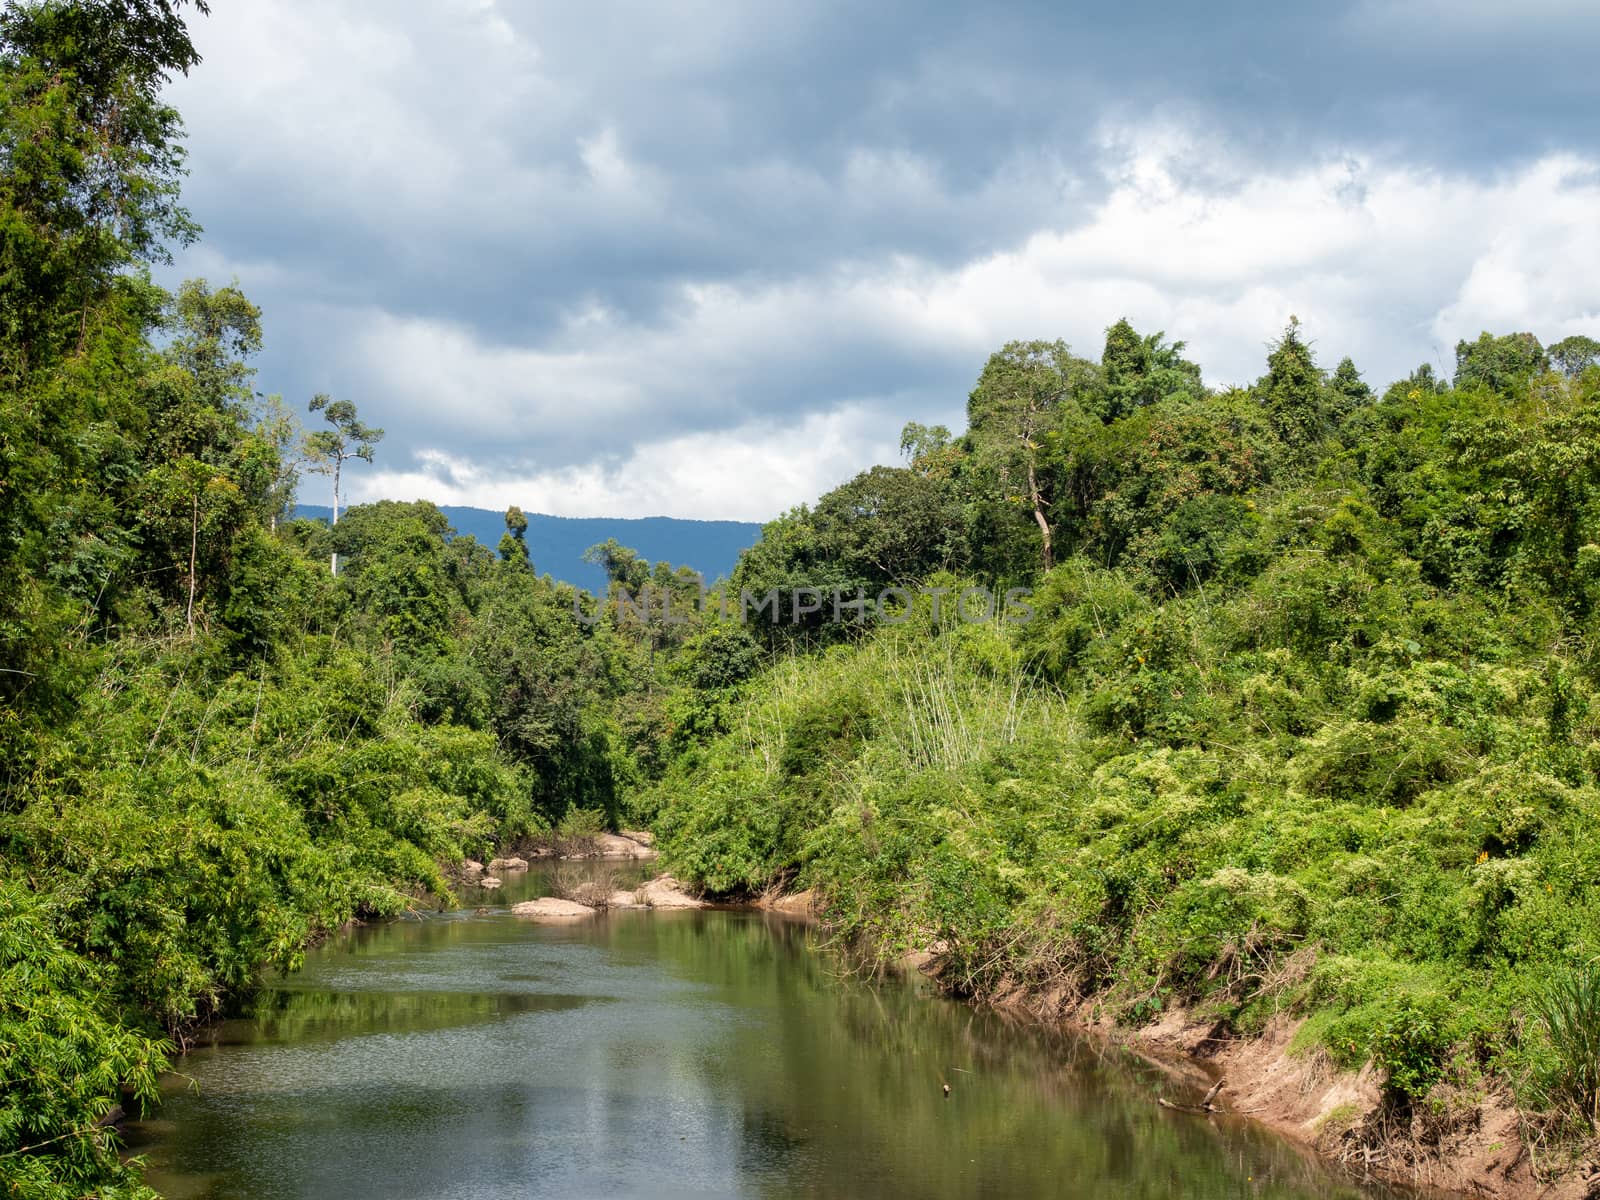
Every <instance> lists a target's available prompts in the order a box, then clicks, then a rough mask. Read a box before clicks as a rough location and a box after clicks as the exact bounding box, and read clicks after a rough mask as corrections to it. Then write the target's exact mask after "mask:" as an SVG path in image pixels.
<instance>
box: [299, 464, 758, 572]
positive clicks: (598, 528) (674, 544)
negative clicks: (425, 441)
mask: <svg viewBox="0 0 1600 1200" xmlns="http://www.w3.org/2000/svg"><path fill="white" fill-rule="evenodd" d="M317 495H318V492H317V488H316V486H315V485H314V484H313V485H312V486H310V487H304V488H302V489H301V496H300V498H301V500H306V499H316V498H317ZM294 511H295V515H296V516H298V517H304V518H306V519H307V520H313V521H316V520H327V519H328V518H329V517H330V516H331V510H330V509H329V507H328V506H327V505H325V504H304V503H302V504H297V505H295V510H294ZM439 511H440V512H442V513H443V514H444V516H445V519H446V520H447V521H449V522H450V526H451V528H452V529H454V530H455V531H456V533H457V534H470V535H471V536H472V537H475V538H477V539H478V541H480V542H482V543H483V544H484V545H486V546H488V545H494V544H496V543H497V542H498V541H499V540H500V535H501V534H502V533H503V532H504V531H505V525H504V516H503V514H501V513H497V512H491V511H489V510H488V509H487V508H465V507H462V506H460V505H453V504H444V505H440V506H439ZM523 515H524V516H526V517H527V518H528V531H527V533H526V534H525V535H524V538H523V540H524V541H526V542H527V543H528V551H529V554H530V555H531V556H532V558H533V564H534V567H535V568H536V569H537V570H538V571H539V573H540V574H542V575H544V574H548V575H551V576H553V577H554V578H555V579H557V580H558V581H560V582H561V583H570V584H572V585H573V586H574V587H580V588H583V589H584V590H586V591H590V592H594V593H596V594H600V593H603V592H604V591H605V590H606V573H605V568H604V567H602V566H601V565H600V564H599V563H596V562H594V561H592V556H591V557H589V558H586V557H585V554H586V552H587V551H588V550H589V548H590V547H591V546H595V545H598V544H600V543H602V542H605V541H608V540H614V541H617V542H621V543H622V544H623V545H626V546H630V547H632V548H633V549H635V550H637V551H638V552H639V553H640V554H642V555H645V556H647V557H649V558H651V559H654V560H657V561H659V560H662V559H665V560H667V561H668V562H673V563H679V564H681V565H683V566H686V567H692V568H693V569H694V570H696V571H699V572H700V574H701V575H703V576H705V579H706V582H707V583H710V582H711V581H712V580H715V579H719V578H721V577H722V576H724V575H728V574H730V573H731V572H732V571H733V567H734V564H735V563H736V562H738V561H739V555H740V554H742V553H743V552H744V551H745V550H746V549H748V548H749V547H750V546H751V545H753V544H754V543H755V540H756V539H757V538H758V537H760V536H761V526H759V525H755V524H752V523H750V522H747V521H691V520H684V519H682V518H678V517H552V516H550V515H548V514H546V513H534V512H530V513H525V514H523Z"/></svg>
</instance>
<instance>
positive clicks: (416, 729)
mask: <svg viewBox="0 0 1600 1200" xmlns="http://www.w3.org/2000/svg"><path fill="white" fill-rule="evenodd" d="M197 7H201V8H203V6H197ZM185 15H186V14H185V13H184V11H183V6H182V5H181V3H177V2H174V0H86V2H81V3H70V4H69V3H39V4H11V5H8V6H7V7H6V9H5V12H4V16H3V17H0V39H3V44H0V654H3V658H0V1184H3V1186H0V1191H3V1192H4V1193H5V1194H6V1195H8V1196H26V1197H76V1196H81V1195H84V1194H86V1193H88V1192H90V1191H94V1192H95V1193H96V1194H99V1195H106V1196H111V1195H129V1196H132V1195H138V1194H143V1189H142V1188H141V1186H140V1185H139V1183H138V1180H137V1173H136V1171H133V1170H130V1169H128V1168H126V1167H124V1166H123V1165H122V1164H121V1163H120V1162H119V1161H118V1157H117V1155H116V1153H115V1148H114V1144H113V1141H112V1139H111V1137H110V1135H109V1132H108V1131H107V1130H105V1129H102V1128H101V1126H100V1124H99V1123H100V1121H101V1119H102V1118H104V1117H106V1116H107V1115H108V1114H109V1113H111V1112H112V1110H113V1108H114V1106H116V1105H118V1104H127V1105H128V1106H130V1107H131V1106H133V1105H135V1104H136V1103H137V1102H139V1101H141V1100H143V1099H147V1098H149V1097H150V1096H151V1095H152V1092H153V1088H154V1084H155V1080H156V1077H157V1075H158V1073H159V1072H160V1070H161V1069H162V1067H163V1065H164V1064H165V1063H166V1062H167V1061H169V1059H170V1055H171V1053H172V1049H173V1046H174V1044H175V1043H181V1041H182V1040H183V1039H184V1037H185V1036H186V1034H187V1033H188V1032H189V1031H191V1030H192V1029H193V1028H194V1026H195V1025H196V1023H197V1022H201V1021H204V1020H206V1019H207V1018H208V1017H210V1016H212V1015H214V1014H216V1013H218V1012H219V1011H222V1010H223V1009H225V1008H226V1006H228V1005H229V1004H231V1003H234V1002H235V1001H237V1000H238V999H239V998H240V997H241V996H242V995H243V994H244V993H246V992H247V991H248V990H249V989H250V988H251V987H252V985H253V983H254V981H255V980H256V979H257V978H258V976H259V974H260V972H261V971H263V970H264V969H268V968H281V969H292V968H293V967H294V966H295V964H296V963H297V962H298V961H299V958H300V955H301V953H302V951H303V950H304V948H305V947H306V946H307V944H308V943H310V942H311V941H313V940H314V939H315V938H317V937H318V936H319V935H321V934H322V933H323V932H324V931H326V930H329V929H332V928H335V927H337V926H339V925H340V924H342V923H344V922H346V921H348V920H349V919H350V918H352V917H360V916H376V915H383V914H392V913H397V912H400V911H402V910H404V909H405V908H406V907H407V906H409V905H412V904H415V903H417V902H419V901H420V900H426V899H429V898H433V897H439V896H442V895H443V893H444V891H445V888H446V878H445V875H444V873H443V871H442V867H443V866H447V865H448V864H451V863H457V862H459V861H460V860H461V858H462V857H463V855H465V854H467V853H473V854H477V853H484V852H488V851H490V850H492V848H494V847H496V846H500V845H506V844H510V843H512V842H514V841H516V840H517V839H518V838H521V837H524V836H526V835H529V834H531V833H535V832H537V831H539V830H540V829H543V828H545V827H546V826H548V825H550V824H551V823H552V822H555V821H559V820H560V819H561V817H562V816H563V814H564V813H565V812H566V810H567V809H568V808H569V807H571V806H573V805H581V806H587V808H588V809H598V810H611V811H614V810H615V806H616V802H617V800H616V798H617V796H618V795H619V792H620V789H621V788H622V787H623V786H624V785H625V784H626V782H627V781H628V780H629V779H630V778H631V777H632V776H633V775H635V774H637V773H638V767H637V765H636V758H637V756H636V755H635V754H634V752H633V749H632V746H633V744H634V743H638V744H639V745H645V744H647V743H649V742H650V740H651V739H650V736H649V730H650V729H651V728H652V722H653V720H654V718H653V717H651V715H650V712H649V706H648V703H638V704H632V705H631V706H630V704H629V703H626V702H625V700H626V699H627V698H628V697H629V696H631V695H632V694H633V693H634V692H637V691H638V688H637V686H636V684H635V683H634V681H635V680H636V679H639V678H648V677H649V674H650V672H649V669H648V664H649V661H650V655H651V647H650V645H649V644H648V640H647V639H645V638H642V637H638V638H629V637H626V636H623V637H618V636H616V632H615V629H614V627H613V626H612V625H611V624H598V625H593V626H590V625H584V624H582V623H580V622H578V621H577V620H576V619H575V618H574V617H573V616H572V605H571V597H570V595H569V594H567V593H566V592H565V591H563V589H561V588H560V587H558V586H557V585H555V584H554V583H552V582H551V581H550V580H549V579H548V578H541V577H539V576H538V575H536V574H535V572H534V570H533V566H532V563H531V561H530V557H529V554H528V549H527V547H526V546H525V545H524V543H523V540H522V536H521V535H522V531H523V530H524V529H525V528H526V522H525V520H521V519H520V514H515V513H513V514H508V522H507V523H508V532H507V537H506V541H505V543H504V544H503V545H502V546H501V548H500V553H499V554H496V553H495V552H494V551H493V550H490V549H489V548H487V547H484V546H481V545H479V544H477V543H476V542H475V541H473V540H472V539H470V538H464V539H454V540H451V539H449V538H448V537H447V534H448V528H447V525H446V523H445V521H444V518H443V517H442V516H441V515H440V513H439V511H438V510H437V509H436V508H434V507H433V506H432V505H429V504H404V505H402V504H383V505H376V506H370V507H365V508H358V509H356V510H354V511H352V512H349V513H347V514H345V515H344V517H343V519H341V520H340V521H339V522H338V524H337V526H335V527H332V528H330V527H329V526H328V525H327V524H326V523H304V522H292V521H289V520H287V514H289V513H290V512H292V511H293V509H292V505H293V498H294V491H295V484H296V480H297V476H298V475H299V474H300V473H301V472H302V471H305V470H312V471H315V470H319V469H322V470H331V471H337V470H340V469H342V470H344V471H346V472H348V471H349V470H351V469H352V468H357V469H358V468H359V466H360V463H359V461H358V460H360V459H362V458H365V459H367V460H369V461H370V459H371V457H372V455H373V453H374V452H375V450H376V449H377V448H379V445H380V443H379V438H380V437H381V432H382V431H380V430H374V429H369V428H367V427H366V426H364V425H362V423H361V421H360V418H359V415H358V414H357V412H356V410H355V406H354V405H351V404H350V403H349V402H347V401H343V400H329V399H327V398H325V397H318V398H316V399H314V400H312V402H311V404H310V406H309V409H310V411H309V412H308V414H307V419H308V420H310V421H311V422H312V423H313V424H315V425H316V426H317V428H316V429H315V430H314V431H313V432H311V433H310V434H307V435H302V434H301V432H300V430H299V425H298V422H297V421H296V420H295V418H294V417H293V416H292V415H291V412H290V410H289V408H288V407H287V406H285V405H284V404H283V403H281V402H280V401H279V400H278V399H277V398H276V397H271V396H263V395H262V394H261V393H260V392H259V391H258V390H257V388H256V380H255V376H254V371H253V370H252V368H251V366H250V360H251V357H252V355H253V354H254V353H255V352H256V351H257V350H258V349H259V348H260V345H261V319H260V314H259V312H258V311H257V309H256V308H255V306H254V305H253V304H252V303H251V302H250V301H249V299H248V298H247V297H245V296H244V295H243V294H242V293H241V292H240V290H239V289H238V288H237V287H236V286H232V285H228V286H213V285H210V284H207V283H205V282H203V281H194V282H190V283H187V284H184V285H183V286H182V287H181V288H179V289H178V290H177V292H176V293H175V294H173V293H168V292H166V291H164V290H162V289H161V288H159V287H157V286H156V285H155V284H154V283H153V282H152V278H151V274H150V268H151V267H152V266H153V265H154V264H159V263H161V262H163V261H164V259H165V256H166V254H167V249H168V247H171V246H174V245H180V244H182V243H183V242H184V241H186V240H188V239H189V238H192V237H193V236H195V232H196V231H195V227H194V225H193V223H192V222H191V220H190V218H189V216H188V214H187V213H186V212H185V211H184V210H183V209H182V207H181V206H180V205H179V201H178V193H177V183H178V179H179V176H180V175H181V169H182V150H181V145H180V143H179V140H178V138H179V134H180V128H179V124H178V118H177V114H176V113H174V112H173V111H172V110H171V109H170V108H168V107H167V106H166V105H165V104H164V103H163V102H162V100H161V98H160V91H161V86H162V84H163V83H164V82H165V81H166V79H167V78H168V77H169V76H170V75H172V74H173V73H174V72H179V71H185V70H187V69H189V68H190V67H192V66H193V65H194V64H195V63H196V61H197V55H196V54H195V52H194V49H193V46H192V44H191V43H190V40H189V35H188V32H187V29H186V27H185V24H184V21H183V17H184V16H185ZM519 522H520V523H519ZM335 553H337V554H338V556H339V557H338V563H339V572H338V575H337V576H334V575H333V574H332V573H331V571H330V560H331V557H332V555H333V554H335ZM641 664H642V665H641ZM634 709H638V710H639V713H638V715H637V716H635V717H630V716H629V714H630V713H632V712H633V711H634ZM627 721H631V722H632V724H631V725H629V726H628V727H627V728H625V727H624V724H623V723H624V722H627Z"/></svg>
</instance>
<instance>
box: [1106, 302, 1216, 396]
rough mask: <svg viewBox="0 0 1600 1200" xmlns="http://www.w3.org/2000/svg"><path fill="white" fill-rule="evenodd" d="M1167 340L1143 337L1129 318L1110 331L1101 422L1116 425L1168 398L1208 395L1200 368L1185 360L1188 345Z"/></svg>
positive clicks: (1150, 336)
mask: <svg viewBox="0 0 1600 1200" xmlns="http://www.w3.org/2000/svg"><path fill="white" fill-rule="evenodd" d="M1165 338H1166V334H1164V333H1159V332H1158V333H1153V334H1150V335H1149V336H1148V337H1141V336H1140V335H1139V334H1138V333H1137V332H1136V331H1135V330H1134V328H1133V326H1132V325H1130V324H1128V320H1127V318H1126V317H1124V318H1122V319H1121V320H1119V321H1118V322H1117V323H1116V324H1115V325H1113V326H1111V327H1110V328H1109V329H1107V330H1106V345H1105V351H1104V352H1103V353H1102V354H1101V356H1100V367H1101V370H1103V371H1104V372H1105V399H1104V403H1103V404H1102V405H1101V408H1100V419H1101V420H1103V421H1114V420H1116V419H1117V418H1118V417H1125V416H1127V415H1128V414H1129V413H1131V412H1133V411H1135V410H1136V409H1140V408H1144V407H1146V406H1147V405H1151V404H1154V403H1155V402H1156V401H1158V400H1161V399H1164V398H1166V397H1168V396H1173V395H1178V394H1184V395H1188V396H1192V397H1196V398H1198V397H1200V396H1203V395H1204V394H1205V385H1204V384H1203V383H1201V381H1200V368H1199V367H1198V366H1197V365H1195V364H1194V363H1192V362H1190V361H1189V360H1188V359H1186V358H1184V357H1183V346H1184V344H1183V343H1182V342H1167V341H1166V340H1165Z"/></svg>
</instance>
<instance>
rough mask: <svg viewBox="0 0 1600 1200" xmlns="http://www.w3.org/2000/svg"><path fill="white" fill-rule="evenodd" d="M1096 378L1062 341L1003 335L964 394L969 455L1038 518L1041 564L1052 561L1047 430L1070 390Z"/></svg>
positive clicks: (1049, 431) (1049, 432) (1053, 425)
mask: <svg viewBox="0 0 1600 1200" xmlns="http://www.w3.org/2000/svg"><path fill="white" fill-rule="evenodd" d="M1098 383H1099V371H1098V370H1097V369H1096V368H1095V367H1094V364H1092V363H1086V362H1084V361H1083V360H1082V359H1079V358H1075V357H1074V356H1073V354H1072V352H1071V351H1070V350H1068V349H1067V345H1066V343H1065V342H1061V341H1054V342H1040V341H1034V342H1011V343H1008V344H1007V345H1006V346H1004V347H1003V348H1001V349H1000V350H999V351H997V352H996V353H995V354H993V355H991V356H990V358H989V361H988V362H987V363H985V364H984V368H983V372H982V374H980V375H979V376H978V385H977V387H976V388H974V389H973V392H972V395H971V396H970V397H968V400H967V428H968V437H969V438H970V440H971V443H972V447H973V452H974V455H975V457H976V458H977V459H978V460H979V462H980V463H981V464H982V466H983V467H984V468H985V469H986V470H987V471H989V472H992V473H993V475H994V476H995V478H996V481H997V483H998V484H999V487H1000V489H1001V492H1002V494H1003V495H1005V496H1006V498H1007V499H1008V500H1010V501H1011V502H1012V503H1015V504H1018V505H1020V506H1021V507H1022V508H1023V509H1024V510H1025V511H1026V512H1027V513H1028V514H1029V515H1030V516H1031V517H1032V519H1033V522H1034V524H1035V525H1036V526H1038V529H1039V554H1040V559H1041V561H1042V563H1043V566H1044V569H1045V570H1046V571H1048V570H1049V569H1050V568H1051V567H1052V566H1054V565H1055V549H1054V538H1053V534H1052V532H1051V527H1050V516H1049V510H1050V506H1051V498H1050V495H1049V492H1048V486H1047V485H1048V474H1047V471H1046V463H1047V458H1048V455H1049V453H1050V441H1051V435H1052V434H1053V433H1054V432H1055V431H1056V429H1057V427H1058V424H1059V417H1060V412H1061V410H1062V408H1063V407H1064V406H1066V405H1067V403H1068V401H1069V400H1071V399H1072V398H1073V397H1074V395H1075V393H1077V392H1079V391H1090V390H1092V389H1093V388H1094V387H1095V386H1096V385H1098Z"/></svg>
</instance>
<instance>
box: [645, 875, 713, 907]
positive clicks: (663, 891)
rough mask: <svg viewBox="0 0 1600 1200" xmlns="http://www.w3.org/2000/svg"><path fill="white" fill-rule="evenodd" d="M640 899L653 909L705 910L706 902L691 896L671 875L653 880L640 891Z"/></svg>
mask: <svg viewBox="0 0 1600 1200" xmlns="http://www.w3.org/2000/svg"><path fill="white" fill-rule="evenodd" d="M638 896H639V899H640V900H642V901H643V902H644V903H645V904H648V905H649V906H650V907H651V908H705V907H706V902H705V901H704V900H701V899H699V898H698V897H695V896H691V895H689V893H688V892H686V891H684V890H683V885H682V884H681V883H679V882H678V881H677V880H676V879H674V878H673V877H672V876H671V875H662V876H661V877H660V878H658V879H652V880H651V881H650V882H649V883H647V884H645V885H644V886H643V887H641V888H640V889H639V892H638Z"/></svg>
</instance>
